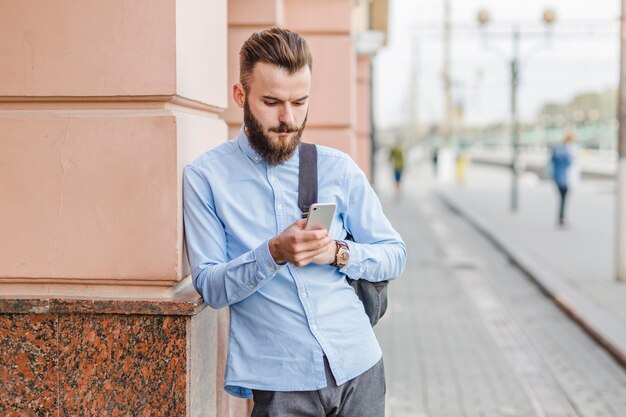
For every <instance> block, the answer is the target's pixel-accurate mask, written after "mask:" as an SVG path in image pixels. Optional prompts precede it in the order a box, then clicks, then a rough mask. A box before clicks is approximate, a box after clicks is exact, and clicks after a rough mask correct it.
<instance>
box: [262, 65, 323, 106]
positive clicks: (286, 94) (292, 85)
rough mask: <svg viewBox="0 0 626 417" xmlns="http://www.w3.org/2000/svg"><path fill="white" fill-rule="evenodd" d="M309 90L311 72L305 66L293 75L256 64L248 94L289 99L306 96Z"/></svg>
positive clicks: (283, 70)
mask: <svg viewBox="0 0 626 417" xmlns="http://www.w3.org/2000/svg"><path fill="white" fill-rule="evenodd" d="M310 90H311V70H309V67H308V66H307V65H305V66H304V67H303V68H302V69H300V70H299V71H296V72H294V73H293V74H289V72H287V70H286V69H284V68H281V67H279V66H277V65H273V64H268V63H265V62H258V63H257V64H256V65H255V66H254V69H253V70H252V77H251V78H250V94H258V95H261V96H264V95H271V96H273V97H277V98H281V99H289V98H300V97H304V96H307V95H309V93H310Z"/></svg>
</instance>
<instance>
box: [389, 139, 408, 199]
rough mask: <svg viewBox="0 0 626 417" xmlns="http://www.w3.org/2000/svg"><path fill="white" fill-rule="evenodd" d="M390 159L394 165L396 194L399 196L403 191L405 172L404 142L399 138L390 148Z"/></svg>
mask: <svg viewBox="0 0 626 417" xmlns="http://www.w3.org/2000/svg"><path fill="white" fill-rule="evenodd" d="M389 161H390V162H391V165H392V166H393V179H394V181H395V186H396V196H399V195H400V191H401V183H402V173H403V172H404V150H403V149H402V143H401V142H400V141H399V140H397V141H396V143H395V144H394V145H393V146H392V147H391V149H390V150H389Z"/></svg>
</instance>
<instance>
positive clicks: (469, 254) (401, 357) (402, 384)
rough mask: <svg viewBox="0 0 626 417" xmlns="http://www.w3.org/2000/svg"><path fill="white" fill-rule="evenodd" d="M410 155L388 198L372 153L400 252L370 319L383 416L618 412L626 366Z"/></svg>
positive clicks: (555, 416) (592, 415) (384, 172)
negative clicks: (451, 203)
mask: <svg viewBox="0 0 626 417" xmlns="http://www.w3.org/2000/svg"><path fill="white" fill-rule="evenodd" d="M411 159H412V158H409V161H410V163H409V166H410V169H409V171H408V172H407V175H406V179H405V183H404V190H403V193H402V195H401V196H399V197H395V196H394V194H393V184H392V183H391V178H392V173H391V172H390V171H389V169H388V163H387V161H386V158H384V155H380V157H379V158H378V160H379V164H378V167H379V171H378V173H377V181H376V188H377V191H378V193H379V195H380V196H381V200H382V202H383V205H384V206H385V211H386V213H387V215H388V216H389V218H390V220H391V221H392V223H393V224H394V225H395V227H396V228H398V230H399V231H400V233H401V234H402V236H403V238H404V239H405V241H406V243H407V249H408V252H409V257H408V260H407V268H406V270H405V272H404V274H403V276H402V277H401V278H399V279H398V280H397V281H394V282H393V283H392V284H391V285H390V288H389V296H390V302H389V309H388V312H387V314H386V316H385V317H384V318H383V319H382V320H381V322H380V324H378V325H377V326H376V328H375V331H376V333H377V336H378V339H379V341H380V343H381V346H382V348H383V355H384V359H385V370H386V377H387V412H386V416H387V417H597V416H604V417H624V416H626V371H625V370H624V368H622V367H621V366H620V365H619V364H618V363H617V362H616V361H615V360H613V358H612V357H611V356H610V355H609V354H608V353H607V351H606V350H605V349H603V348H601V347H600V346H599V345H598V344H597V343H596V342H595V341H594V340H593V339H592V338H591V337H590V336H589V334H588V333H587V332H585V331H584V330H582V329H581V327H580V326H578V325H577V324H576V323H575V322H573V321H572V320H571V319H570V318H569V317H568V316H567V315H566V314H564V313H563V312H562V311H561V310H559V308H558V307H557V306H556V305H555V304H554V303H553V302H552V301H551V300H550V299H549V298H548V297H546V296H545V295H544V294H543V293H542V291H541V290H540V289H539V288H538V286H537V285H534V284H533V282H532V281H531V280H529V279H528V277H527V276H526V275H525V274H524V273H523V272H521V271H520V269H519V268H517V267H516V266H515V265H513V264H512V263H511V261H510V258H509V257H507V255H506V254H505V253H503V252H502V251H501V250H499V249H498V248H496V247H495V246H494V245H493V244H492V243H491V242H490V241H489V240H488V239H487V238H486V237H485V236H484V235H482V234H481V233H479V232H478V231H477V230H476V229H475V228H474V227H472V226H471V225H470V224H469V223H468V222H467V221H466V220H465V219H464V218H463V217H461V216H458V215H456V214H455V213H454V212H453V211H452V210H450V209H449V208H448V207H447V206H446V205H445V204H444V203H443V201H441V200H440V199H439V198H437V197H436V196H435V195H434V193H433V191H435V190H437V189H438V188H440V187H439V186H438V185H437V184H436V182H434V181H433V180H432V177H430V169H429V168H430V166H429V165H427V164H422V165H420V167H419V168H416V167H414V166H413V165H414V164H413V162H412V161H411ZM453 189H454V187H453Z"/></svg>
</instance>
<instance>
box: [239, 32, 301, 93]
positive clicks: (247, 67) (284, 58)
mask: <svg viewBox="0 0 626 417" xmlns="http://www.w3.org/2000/svg"><path fill="white" fill-rule="evenodd" d="M257 62H265V63H267V64H273V65H277V66H279V67H281V68H284V69H285V70H287V72H288V73H289V74H293V73H295V72H297V71H300V70H301V69H302V68H304V66H305V65H308V67H309V70H311V69H312V68H313V58H312V57H311V52H310V51H309V46H308V45H307V43H306V41H305V40H304V38H303V37H302V36H300V35H299V34H297V33H295V32H292V31H290V30H288V29H281V28H271V29H266V30H264V31H261V32H255V33H253V34H252V35H251V36H250V37H249V38H248V40H246V41H245V42H244V43H243V46H242V47H241V50H240V51H239V80H240V82H241V84H242V85H243V89H244V90H245V91H246V92H248V91H249V81H250V77H251V75H252V70H253V69H254V66H255V65H256V63H257Z"/></svg>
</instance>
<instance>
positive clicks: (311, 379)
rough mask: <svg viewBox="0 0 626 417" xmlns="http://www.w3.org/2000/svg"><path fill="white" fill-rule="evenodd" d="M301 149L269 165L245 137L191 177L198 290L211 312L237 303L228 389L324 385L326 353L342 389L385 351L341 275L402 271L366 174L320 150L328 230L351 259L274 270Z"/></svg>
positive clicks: (192, 169)
mask: <svg viewBox="0 0 626 417" xmlns="http://www.w3.org/2000/svg"><path fill="white" fill-rule="evenodd" d="M298 162H299V151H296V152H295V153H294V155H293V156H292V157H291V158H290V159H289V160H287V161H286V162H285V163H283V164H280V165H277V166H271V165H269V164H267V163H266V162H265V161H264V160H263V159H262V158H261V157H260V156H259V155H257V154H256V152H255V151H254V150H253V149H252V148H251V147H250V144H249V143H248V138H247V137H246V135H245V133H243V129H242V131H241V132H240V133H239V135H238V136H237V137H236V138H235V139H233V140H231V141H228V142H226V143H223V144H221V145H220V146H218V147H217V148H215V149H213V150H210V151H208V152H206V153H204V154H203V155H201V156H200V157H199V158H198V159H196V160H195V161H194V162H193V163H191V164H190V165H188V166H186V167H185V170H184V188H183V192H184V222H185V234H186V241H187V250H188V254H189V262H190V264H191V271H192V278H193V284H194V287H195V288H196V290H197V291H198V292H199V293H200V294H201V295H202V297H203V298H204V301H205V302H206V303H207V304H209V305H210V306H211V307H213V308H221V307H226V306H230V338H229V345H228V359H227V363H226V374H225V382H224V387H225V389H226V391H227V392H229V393H230V394H233V395H236V396H239V397H245V398H250V397H251V396H252V392H251V389H259V390H266V391H310V390H317V389H321V388H324V387H325V386H326V377H325V374H324V362H323V356H324V355H326V357H327V359H328V362H329V364H330V368H331V370H332V373H333V376H334V377H335V380H336V381H337V384H338V385H341V384H343V383H344V382H346V381H348V380H350V379H352V378H355V377H357V376H359V375H360V374H362V373H363V372H365V371H366V370H368V369H369V368H371V367H372V366H373V365H375V364H376V363H377V362H378V361H379V360H380V358H381V350H380V347H379V345H378V342H377V340H376V337H375V336H374V332H373V331H372V328H371V326H370V323H369V320H368V318H367V316H366V315H365V312H364V310H363V305H362V303H361V301H360V300H359V299H358V297H357V296H356V294H355V292H354V291H353V289H352V287H350V285H349V284H348V283H347V281H346V279H345V275H349V276H350V277H351V278H354V279H368V280H370V281H382V280H387V279H393V278H395V277H397V276H398V275H400V274H401V273H402V271H403V269H404V265H405V262H406V246H405V245H404V242H402V239H401V238H400V235H399V234H398V233H397V232H396V231H395V230H394V229H393V227H392V226H391V224H390V223H389V221H388V220H387V218H386V217H385V215H384V213H383V210H382V207H381V204H380V201H379V200H378V197H377V196H376V194H375V193H374V190H373V189H372V188H371V187H370V185H369V182H368V181H367V178H366V177H365V175H364V174H363V172H362V171H361V170H360V169H359V168H358V166H357V165H356V164H355V163H354V162H353V161H352V159H351V158H350V157H348V156H347V155H346V154H344V153H341V152H339V151H337V150H335V149H332V148H328V147H324V146H318V177H319V180H318V181H319V183H318V190H319V191H318V202H320V203H330V202H332V203H336V204H337V211H336V214H335V217H334V220H333V224H332V226H331V230H330V232H331V233H332V235H333V238H335V239H338V240H341V239H343V238H345V236H346V231H349V232H350V233H351V234H352V236H353V237H354V240H355V242H358V243H354V242H348V246H349V247H350V262H349V263H348V264H347V265H346V266H345V267H344V268H342V269H341V270H338V269H337V268H334V267H332V266H330V265H316V264H310V265H307V266H305V267H295V266H293V265H291V264H287V265H277V264H276V263H275V262H274V260H273V258H272V256H271V254H270V251H269V247H268V242H269V240H270V239H271V238H273V237H274V236H277V235H278V234H280V233H281V232H282V231H283V230H284V229H285V228H287V227H288V226H289V225H291V224H292V223H293V222H294V221H296V220H298V219H300V218H301V214H302V213H301V211H300V209H299V208H298Z"/></svg>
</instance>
